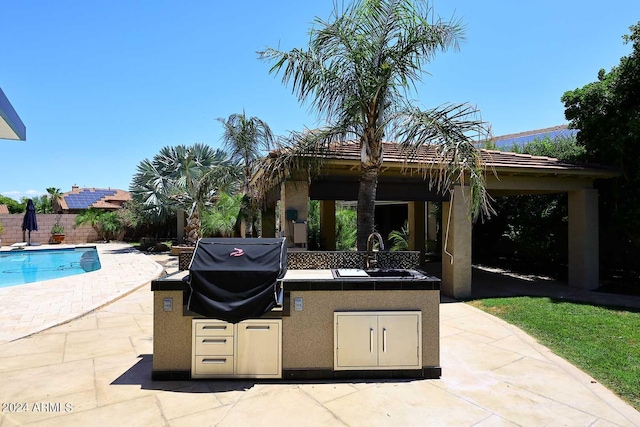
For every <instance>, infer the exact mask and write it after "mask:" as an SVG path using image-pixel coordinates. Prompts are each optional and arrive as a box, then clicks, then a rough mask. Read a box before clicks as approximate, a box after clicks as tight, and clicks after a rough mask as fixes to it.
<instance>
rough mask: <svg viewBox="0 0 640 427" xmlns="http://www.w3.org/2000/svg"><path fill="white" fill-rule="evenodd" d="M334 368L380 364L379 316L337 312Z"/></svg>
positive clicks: (353, 367) (354, 367) (364, 366)
mask: <svg viewBox="0 0 640 427" xmlns="http://www.w3.org/2000/svg"><path fill="white" fill-rule="evenodd" d="M335 322H336V324H335V338H334V339H335V346H336V347H335V349H334V350H335V361H334V369H337V370H340V369H358V368H367V367H374V366H376V365H377V364H378V342H377V340H378V333H377V328H378V318H377V316H375V315H370V314H347V313H335Z"/></svg>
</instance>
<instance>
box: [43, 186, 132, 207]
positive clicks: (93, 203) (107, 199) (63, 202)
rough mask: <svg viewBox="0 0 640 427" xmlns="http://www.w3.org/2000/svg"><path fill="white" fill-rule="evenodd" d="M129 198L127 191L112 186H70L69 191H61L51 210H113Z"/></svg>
mask: <svg viewBox="0 0 640 427" xmlns="http://www.w3.org/2000/svg"><path fill="white" fill-rule="evenodd" d="M129 200H131V194H130V193H129V192H128V191H124V190H118V189H114V188H79V187H78V186H77V185H74V186H72V187H71V191H69V192H67V193H63V194H62V196H61V197H60V200H59V202H58V203H55V204H54V206H53V210H54V211H55V212H57V213H82V212H83V211H85V210H87V209H89V208H98V209H102V210H105V211H115V210H118V209H120V208H122V205H124V203H125V202H127V201H129Z"/></svg>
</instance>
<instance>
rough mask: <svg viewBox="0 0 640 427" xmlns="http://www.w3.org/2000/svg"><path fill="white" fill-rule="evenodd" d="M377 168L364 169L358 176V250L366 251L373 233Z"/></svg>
mask: <svg viewBox="0 0 640 427" xmlns="http://www.w3.org/2000/svg"><path fill="white" fill-rule="evenodd" d="M379 172H380V170H379V168H378V167H371V168H364V169H363V170H362V174H361V175H360V188H359V190H358V239H357V241H358V250H359V251H366V250H367V238H368V237H369V235H370V234H371V233H373V227H374V223H375V207H376V191H377V188H378V174H379Z"/></svg>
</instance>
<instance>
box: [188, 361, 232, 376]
mask: <svg viewBox="0 0 640 427" xmlns="http://www.w3.org/2000/svg"><path fill="white" fill-rule="evenodd" d="M194 362H195V363H194V368H195V373H193V374H192V375H193V376H197V375H232V374H233V356H196V357H195V360H194Z"/></svg>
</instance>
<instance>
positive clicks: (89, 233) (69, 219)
mask: <svg viewBox="0 0 640 427" xmlns="http://www.w3.org/2000/svg"><path fill="white" fill-rule="evenodd" d="M57 216H58V215H57V214H37V220H38V231H32V232H31V243H41V244H46V243H50V241H51V227H53V224H55V223H56V218H57ZM77 216H78V215H77V214H62V215H60V224H62V226H63V227H64V234H65V238H64V242H63V243H88V242H95V241H96V240H97V239H98V234H97V233H96V232H95V230H94V229H93V228H92V227H91V226H90V225H83V226H79V227H78V228H73V226H74V225H75V223H76V217H77ZM23 218H24V214H0V222H1V223H2V225H3V226H4V232H3V233H2V234H1V235H0V239H2V246H9V245H12V244H14V243H17V242H25V241H27V239H28V236H29V232H28V231H25V232H24V233H25V234H24V239H23V237H22V236H23V235H22V220H23Z"/></svg>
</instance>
